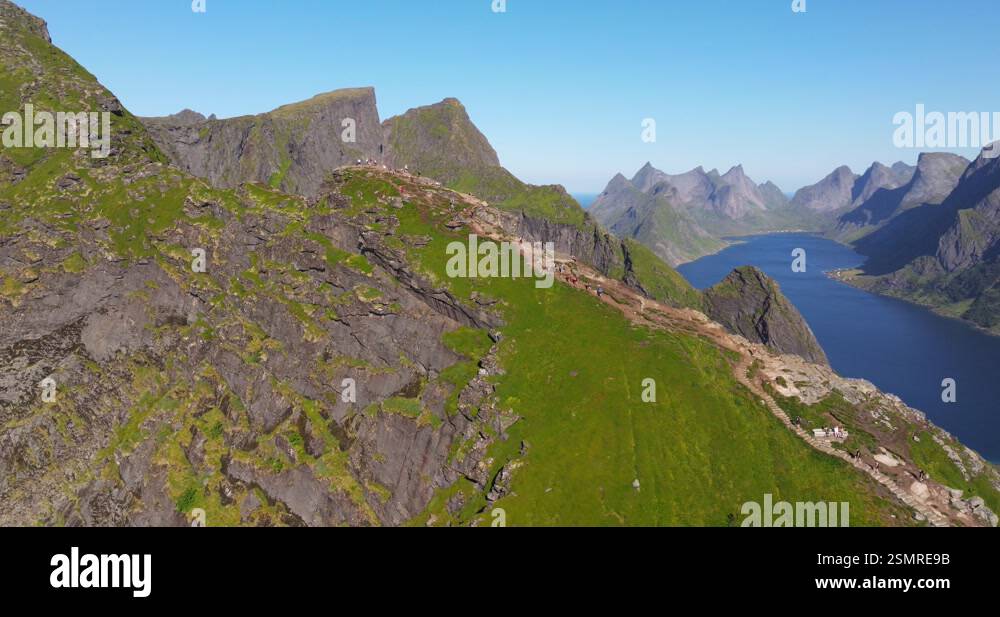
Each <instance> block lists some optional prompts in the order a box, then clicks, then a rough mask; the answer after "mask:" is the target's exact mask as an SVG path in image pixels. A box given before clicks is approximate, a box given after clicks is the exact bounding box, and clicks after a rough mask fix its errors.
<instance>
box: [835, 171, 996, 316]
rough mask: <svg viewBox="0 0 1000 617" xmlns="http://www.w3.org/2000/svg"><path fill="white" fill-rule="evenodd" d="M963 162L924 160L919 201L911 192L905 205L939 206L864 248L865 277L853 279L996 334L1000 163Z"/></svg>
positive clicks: (916, 211)
mask: <svg viewBox="0 0 1000 617" xmlns="http://www.w3.org/2000/svg"><path fill="white" fill-rule="evenodd" d="M963 162H965V159H962V158H960V157H955V156H954V155H947V156H941V155H933V156H932V155H925V156H923V157H921V164H922V168H921V169H918V172H917V174H916V175H915V176H914V179H913V182H911V185H913V191H912V192H913V193H915V194H916V195H918V196H919V197H909V193H908V195H907V196H906V197H904V198H903V200H904V201H906V202H908V203H913V202H915V201H918V200H920V199H932V201H930V202H927V203H924V204H922V205H919V206H915V207H910V208H909V209H907V210H905V211H904V212H902V213H901V214H898V215H897V216H895V217H893V218H891V219H890V220H889V221H888V222H887V223H886V224H885V225H884V226H883V227H882V228H880V229H878V230H877V231H875V232H874V233H871V234H869V235H868V236H866V237H864V238H862V239H861V240H859V241H858V242H857V243H856V244H857V246H858V247H859V250H860V251H861V252H862V253H864V254H865V255H867V256H868V258H869V259H868V261H867V262H866V264H865V266H864V275H862V276H860V277H856V278H853V279H852V282H854V283H856V284H858V285H861V286H863V287H865V288H868V289H871V290H873V291H877V292H880V293H886V294H890V295H894V296H898V297H902V298H905V299H909V300H914V301H917V302H920V303H922V304H927V305H929V306H932V307H934V308H937V309H940V310H942V311H944V312H946V313H948V314H952V315H956V316H961V317H963V318H965V319H968V320H970V321H972V322H974V323H976V324H978V325H980V326H982V327H985V328H990V329H994V330H996V329H997V327H998V325H1000V305H998V302H997V298H998V296H1000V294H998V291H997V290H998V289H1000V264H998V256H1000V163H998V162H997V160H996V159H989V158H985V157H982V156H981V157H979V158H978V159H977V160H976V161H974V162H973V163H972V164H968V165H964V166H963V165H962V163H963ZM925 168H926V173H923V172H924V170H925ZM959 168H961V169H962V172H961V173H957V170H958V169H959ZM948 187H951V188H950V189H949V190H947V192H945V194H944V196H943V197H942V196H941V195H942V192H944V191H945V189H946V188H948ZM900 190H902V189H900Z"/></svg>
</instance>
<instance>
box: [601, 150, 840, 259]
mask: <svg viewBox="0 0 1000 617" xmlns="http://www.w3.org/2000/svg"><path fill="white" fill-rule="evenodd" d="M590 212H591V213H592V214H593V216H594V217H595V218H596V219H597V220H598V221H600V222H601V223H603V224H604V225H606V226H607V227H608V228H609V229H611V230H612V231H614V232H615V233H617V234H619V235H622V236H623V237H630V238H635V239H636V240H638V241H640V242H642V243H643V244H646V245H647V246H649V247H650V248H651V249H653V251H654V252H656V254H657V255H659V256H660V258H661V259H664V260H665V261H667V262H668V263H670V264H672V265H677V264H680V263H683V262H686V261H691V260H693V259H697V258H698V257H701V256H704V255H707V254H710V253H713V252H715V251H718V250H720V249H721V248H723V247H725V246H726V244H727V243H726V242H725V241H724V240H723V239H722V238H723V237H725V236H734V235H741V234H752V233H762V232H768V231H782V230H787V229H791V228H794V229H806V228H808V229H813V228H816V227H818V226H820V224H821V222H820V220H821V217H820V216H819V215H817V214H816V213H815V212H812V211H810V210H807V209H803V208H796V207H794V206H793V204H792V203H791V202H790V201H789V199H788V198H787V197H786V196H785V194H784V193H783V192H782V190H781V189H780V188H779V187H778V186H777V185H775V184H774V183H773V182H764V183H761V184H758V183H756V182H755V181H753V180H752V179H750V178H749V177H748V176H747V175H746V173H745V172H744V170H743V167H742V166H740V165H738V166H736V167H733V168H732V169H730V170H729V171H727V172H726V173H725V174H720V173H719V171H718V170H715V169H713V170H711V171H708V172H706V171H705V170H704V169H703V168H702V167H697V168H695V169H693V170H691V171H689V172H686V173H683V174H678V175H671V174H667V173H665V172H663V171H660V170H659V169H656V168H655V167H653V166H652V165H651V164H649V163H647V164H646V165H645V166H644V167H643V168H642V169H640V170H639V171H638V172H637V173H636V174H635V176H634V177H633V178H632V179H631V180H629V179H627V178H626V177H625V176H623V175H622V174H618V175H617V176H615V177H614V178H613V179H612V180H611V182H610V183H609V184H608V186H607V188H606V189H605V190H604V192H603V193H601V195H600V196H599V197H598V198H597V200H596V201H595V202H594V204H593V206H592V207H591V209H590Z"/></svg>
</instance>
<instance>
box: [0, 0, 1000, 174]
mask: <svg viewBox="0 0 1000 617" xmlns="http://www.w3.org/2000/svg"><path fill="white" fill-rule="evenodd" d="M16 1H17V2H19V3H20V4H21V5H22V6H24V7H25V8H27V9H28V10H30V11H32V12H33V13H35V14H36V15H39V16H41V17H43V18H44V19H46V20H47V21H48V22H49V25H50V31H51V33H52V36H53V39H54V41H55V43H56V44H57V45H59V46H60V47H62V48H63V49H64V50H66V51H67V52H68V53H70V54H71V55H73V56H74V57H75V58H76V59H77V60H79V61H80V62H81V63H82V64H83V65H84V66H86V67H87V68H88V69H89V70H90V71H91V72H93V73H94V74H95V75H97V77H98V78H99V79H100V80H101V81H102V83H104V84H105V85H106V86H108V87H109V88H110V89H111V90H112V91H113V92H115V93H116V94H117V95H118V96H119V97H120V98H121V99H122V101H123V102H124V103H125V105H126V106H127V107H128V108H129V109H130V110H131V111H133V112H134V113H136V114H140V115H163V114H168V113H173V112H176V111H179V110H180V109H182V108H185V107H189V108H192V109H195V110H197V111H200V112H202V113H205V114H210V113H215V114H217V115H218V116H219V117H229V116H236V115H242V114H250V113H258V112H262V111H268V110H270V109H273V108H275V107H277V106H279V105H282V104H284V103H289V102H294V101H298V100H301V99H305V98H309V97H311V96H313V95H314V94H317V93H320V92H326V91H329V90H334V89H337V88H343V87H352V86H366V85H371V86H374V87H375V88H376V90H377V95H378V99H379V107H380V112H381V114H382V117H383V118H386V117H389V116H391V115H394V114H397V113H400V112H402V111H405V110H406V109H408V108H410V107H415V106H418V105H425V104H428V103H432V102H437V101H439V100H441V99H443V98H445V97H449V96H454V97H457V98H459V99H460V100H462V102H463V103H465V105H466V107H467V108H468V110H469V113H470V115H471V116H472V118H473V120H474V121H475V122H476V124H477V125H478V126H479V128H480V129H481V130H482V131H483V132H484V133H485V134H486V136H487V137H488V138H489V139H490V141H491V142H492V143H493V145H494V147H495V148H496V149H497V151H498V152H499V154H500V157H501V160H502V162H503V163H504V164H505V165H506V166H507V167H508V168H510V169H511V171H513V172H514V173H515V174H517V175H518V176H520V177H522V178H523V179H525V180H528V181H530V182H534V183H554V182H557V183H561V184H564V185H566V186H567V188H569V189H570V190H571V191H574V192H597V191H600V190H601V189H603V187H604V185H605V184H606V183H607V181H608V180H609V179H610V178H611V176H612V175H613V174H614V173H616V172H618V171H623V172H625V173H626V174H627V175H631V174H632V173H633V172H634V171H635V170H636V169H638V168H639V167H640V166H641V165H642V164H643V163H645V162H646V161H651V162H652V163H653V164H654V165H656V166H657V167H660V168H661V169H664V170H666V171H670V172H679V171H685V170H687V169H690V168H693V167H695V166H697V165H704V166H705V167H706V168H712V167H718V168H720V169H722V170H723V171H725V170H726V169H728V168H729V167H731V166H732V165H735V164H737V163H742V164H743V165H744V167H745V169H746V171H747V173H748V174H750V175H751V176H752V177H754V178H755V179H756V180H758V181H763V180H766V179H771V180H774V181H775V182H777V183H778V184H779V185H780V186H781V187H782V188H783V189H785V190H786V191H792V190H795V189H797V188H799V187H800V186H802V185H804V184H808V183H812V182H814V181H816V180H818V179H819V178H820V177H822V176H824V175H826V174H827V173H829V172H830V171H831V170H832V169H833V168H834V167H836V166H838V165H841V164H849V165H851V166H852V167H853V168H854V169H855V171H856V172H859V173H860V171H862V170H863V169H864V168H865V167H866V166H867V165H868V164H870V163H871V162H872V161H873V160H881V161H883V162H885V163H891V162H894V161H896V160H900V159H902V160H905V161H907V162H913V161H915V160H916V152H913V151H908V150H902V151H901V150H897V149H895V148H894V147H893V145H892V131H893V128H894V127H893V125H892V117H893V115H894V114H895V113H896V112H898V111H904V110H909V111H913V110H914V109H915V106H916V104H917V103H925V104H926V105H927V106H928V108H929V109H938V110H941V111H1000V62H998V59H1000V53H998V50H997V35H996V33H997V31H998V27H1000V10H998V9H1000V6H998V4H997V1H996V0H938V1H933V0H808V2H807V9H808V10H807V12H806V13H804V14H794V13H793V12H792V9H791V0H508V2H507V12H506V13H504V14H497V13H494V12H493V11H492V10H491V2H492V0H352V1H344V0H207V9H208V10H207V12H206V13H204V14H195V13H194V12H192V10H191V2H190V0H16ZM644 118H655V119H656V120H657V124H658V126H657V128H658V130H657V133H658V135H657V138H658V139H657V142H656V143H655V144H647V143H643V142H642V140H641V139H640V134H641V122H642V120H643V119H644ZM964 154H966V155H967V156H970V155H973V154H974V152H971V151H965V152H964Z"/></svg>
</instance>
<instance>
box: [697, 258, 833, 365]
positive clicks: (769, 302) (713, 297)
mask: <svg viewBox="0 0 1000 617" xmlns="http://www.w3.org/2000/svg"><path fill="white" fill-rule="evenodd" d="M704 298H705V307H706V312H707V314H708V316H709V317H711V318H712V319H713V320H715V321H717V322H719V323H721V324H723V325H725V326H726V327H727V328H728V329H729V330H730V331H732V332H736V333H738V334H740V335H742V336H743V337H744V338H746V339H747V340H749V341H753V342H758V343H763V344H764V345H767V346H768V347H771V348H773V349H776V350H779V351H781V352H782V353H791V354H795V355H798V356H801V357H803V358H805V359H806V360H808V361H810V362H814V363H816V364H828V360H827V358H826V354H825V353H824V352H823V348H822V347H821V346H820V344H819V341H817V340H816V336H815V335H814V334H813V332H812V330H811V329H810V328H809V325H808V324H807V323H806V320H805V318H803V317H802V314H801V313H799V311H798V309H796V308H795V306H794V305H792V303H791V302H789V301H788V299H787V298H786V297H785V296H784V294H782V293H781V289H780V288H779V286H778V283H777V282H775V281H774V279H772V278H770V277H769V276H767V275H766V274H764V273H763V272H762V271H760V270H759V269H757V268H755V267H753V266H745V267H742V268H737V269H736V270H733V271H732V272H731V273H730V274H729V276H727V277H726V278H725V279H723V280H722V282H720V283H719V284H717V285H715V286H713V287H710V288H709V289H707V290H705V294H704Z"/></svg>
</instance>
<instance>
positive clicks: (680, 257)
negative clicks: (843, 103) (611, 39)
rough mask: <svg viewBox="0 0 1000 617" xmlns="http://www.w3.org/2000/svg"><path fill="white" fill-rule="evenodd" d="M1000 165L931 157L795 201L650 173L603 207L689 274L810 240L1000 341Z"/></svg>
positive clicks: (835, 175) (730, 182) (626, 233)
mask: <svg viewBox="0 0 1000 617" xmlns="http://www.w3.org/2000/svg"><path fill="white" fill-rule="evenodd" d="M997 165H998V163H997V160H996V159H990V158H985V157H981V158H980V159H978V160H977V161H975V162H973V163H971V164H970V161H969V160H968V159H966V158H964V157H961V156H958V155H955V154H948V153H923V154H921V155H920V157H919V159H918V162H917V165H916V166H912V165H907V164H905V163H902V162H898V163H895V164H893V165H892V166H886V165H883V164H882V163H879V162H875V163H873V164H872V165H871V166H870V167H869V168H868V169H867V170H866V171H865V172H864V173H863V174H861V175H858V174H856V173H854V172H853V171H852V170H851V169H850V167H847V166H842V167H838V168H837V169H835V170H834V171H833V172H831V173H830V174H829V175H827V176H826V177H825V178H823V179H822V180H820V181H819V182H817V183H816V184H813V185H810V186H807V187H804V188H802V189H800V190H799V191H797V192H796V193H795V195H794V196H793V197H792V198H791V199H788V198H787V197H786V196H785V194H784V193H783V192H782V191H781V189H780V188H778V187H777V186H776V185H775V184H773V183H771V182H765V183H761V184H758V183H756V182H754V181H753V180H751V179H750V178H748V177H747V176H746V174H745V173H744V171H743V168H742V166H736V167H733V168H732V169H731V170H729V171H728V172H726V173H725V174H720V173H719V172H718V171H716V170H712V171H709V172H706V171H704V169H703V168H701V167H698V168H696V169H693V170H691V171H689V172H687V173H683V174H678V175H671V174H668V173H665V172H663V171H660V170H658V169H656V168H655V167H653V166H652V165H651V164H646V165H645V166H644V167H643V168H642V169H640V170H639V172H638V173H636V174H635V176H634V177H633V178H632V179H631V180H629V179H628V178H626V177H625V176H623V175H622V174H618V175H617V176H615V177H614V178H613V179H612V180H611V182H610V183H609V184H608V186H607V188H606V189H605V190H604V192H603V193H601V195H600V196H599V197H598V199H597V200H596V201H595V203H594V205H593V206H592V208H591V210H590V211H591V213H592V214H593V216H594V217H595V218H596V219H597V220H598V221H600V222H601V223H603V224H604V225H606V226H607V227H608V229H610V230H611V231H612V232H614V233H615V234H618V235H620V236H622V237H626V238H633V239H635V240H637V241H639V242H641V243H642V244H644V245H646V246H647V247H649V248H650V249H652V250H653V251H654V252H655V253H656V254H657V255H658V256H659V257H660V258H661V259H663V260H664V261H666V262H668V263H670V264H671V265H677V264H680V263H684V262H686V261H690V260H693V259H697V258H699V257H702V256H704V255H708V254H711V253H713V252H716V251H718V250H720V249H721V248H723V247H725V246H726V241H725V240H724V239H723V238H724V237H726V236H731V235H741V234H744V235H745V234H754V233H766V232H770V231H778V230H789V229H801V230H807V231H813V232H819V233H823V234H824V235H826V236H827V237H829V238H831V239H834V240H837V241H839V242H843V243H846V244H850V245H851V246H853V247H854V248H855V249H856V250H858V251H859V252H860V253H862V254H863V255H865V256H867V257H868V261H867V263H866V264H865V266H864V268H863V269H862V271H861V272H860V273H858V274H857V275H856V276H848V277H845V280H847V281H848V282H851V283H853V284H856V285H859V286H863V287H866V288H868V289H871V290H873V291H877V292H880V293H885V294H889V295H893V296H897V297H901V298H905V299H908V300H912V301H915V302H918V303H922V304H926V305H929V306H931V307H933V308H935V309H938V310H939V311H941V312H943V313H946V314H949V315H955V316H960V317H963V318H966V319H969V320H971V321H973V322H975V323H976V324H977V325H980V326H983V327H985V328H988V329H992V330H994V331H998V330H1000V325H998V324H1000V286H998V276H1000V265H998V259H997V256H998V253H1000V246H998V244H997V228H998V224H1000V217H998V216H997V212H996V205H995V202H996V200H997V199H998V197H997V194H996V191H997V189H998V186H1000V185H998V182H997V179H996V174H997V171H996V166H997Z"/></svg>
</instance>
